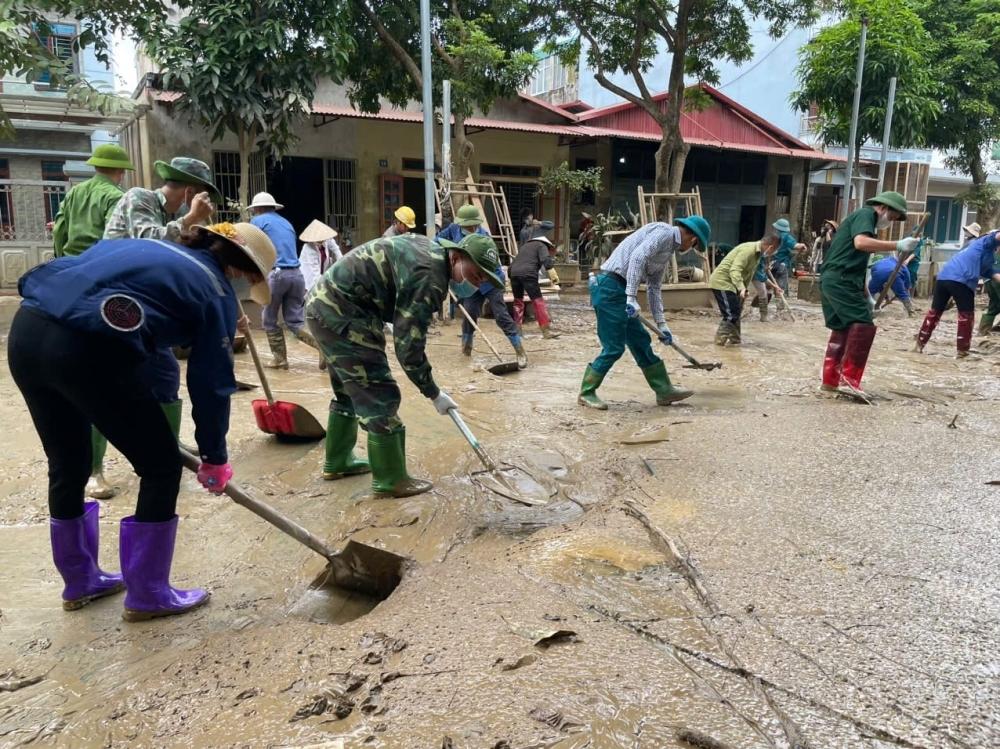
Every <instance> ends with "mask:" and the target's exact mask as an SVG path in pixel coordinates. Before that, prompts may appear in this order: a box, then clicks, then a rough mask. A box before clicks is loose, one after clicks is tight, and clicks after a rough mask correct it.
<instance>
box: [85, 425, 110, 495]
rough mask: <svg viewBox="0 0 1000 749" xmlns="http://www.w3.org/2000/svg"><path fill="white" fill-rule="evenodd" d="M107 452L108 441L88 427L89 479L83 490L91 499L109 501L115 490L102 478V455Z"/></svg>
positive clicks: (94, 429)
mask: <svg viewBox="0 0 1000 749" xmlns="http://www.w3.org/2000/svg"><path fill="white" fill-rule="evenodd" d="M107 451H108V441H107V440H106V439H105V438H104V435H103V434H101V433H100V432H98V431H97V427H94V426H91V427H90V455H91V458H90V478H89V479H88V480H87V488H86V489H85V490H84V494H86V495H87V496H88V497H90V498H91V499H111V498H112V497H113V496H115V494H117V493H118V492H117V490H116V489H115V487H113V486H112V485H111V484H109V483H108V480H107V479H106V478H104V454H105V453H106V452H107Z"/></svg>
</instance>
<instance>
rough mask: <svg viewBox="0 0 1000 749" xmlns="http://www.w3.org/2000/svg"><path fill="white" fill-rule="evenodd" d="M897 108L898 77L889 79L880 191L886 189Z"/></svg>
mask: <svg viewBox="0 0 1000 749" xmlns="http://www.w3.org/2000/svg"><path fill="white" fill-rule="evenodd" d="M895 107H896V76H893V77H892V78H890V79H889V103H888V104H886V106H885V129H884V130H883V131H882V160H881V161H880V162H879V165H878V191H879V192H882V191H883V190H884V189H885V187H884V185H883V184H882V183H883V182H884V181H885V162H886V160H887V159H888V158H889V136H890V135H891V134H892V110H893V109H894V108H895Z"/></svg>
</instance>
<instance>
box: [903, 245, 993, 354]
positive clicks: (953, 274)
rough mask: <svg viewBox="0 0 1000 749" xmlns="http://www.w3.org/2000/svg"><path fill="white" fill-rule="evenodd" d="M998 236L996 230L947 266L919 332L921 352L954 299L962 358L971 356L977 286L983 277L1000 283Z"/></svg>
mask: <svg viewBox="0 0 1000 749" xmlns="http://www.w3.org/2000/svg"><path fill="white" fill-rule="evenodd" d="M997 234H998V232H995V231H994V232H991V233H989V234H984V235H983V236H981V237H980V238H979V239H977V240H975V241H974V242H970V243H969V244H968V245H967V246H966V247H965V249H964V250H961V251H960V252H959V253H958V254H957V255H955V256H954V257H953V258H952V259H951V260H949V261H948V262H947V263H945V264H944V268H942V269H941V273H940V274H939V275H938V277H937V280H936V281H935V282H934V298H933V300H932V301H931V308H930V309H929V310H927V315H926V316H925V317H924V323H923V325H921V326H920V332H919V333H917V351H921V352H922V351H923V350H924V346H926V345H927V341H929V340H930V338H931V333H933V332H934V328H936V327H937V324H938V323H939V322H940V321H941V315H942V314H943V313H944V311H945V309H947V307H948V302H949V301H951V300H952V299H954V300H955V306H956V307H958V340H957V348H958V358H959V359H961V358H963V357H966V356H968V355H969V346H970V345H971V344H972V325H973V323H974V322H975V321H976V286H977V285H978V284H979V279H980V278H984V279H986V280H987V281H989V280H991V279H992V280H994V281H1000V265H998V264H997V261H996V252H997Z"/></svg>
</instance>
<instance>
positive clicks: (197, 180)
mask: <svg viewBox="0 0 1000 749" xmlns="http://www.w3.org/2000/svg"><path fill="white" fill-rule="evenodd" d="M153 168H155V169H156V173H157V174H158V175H160V177H161V178H162V179H163V180H164V181H165V182H180V183H181V184H182V185H194V186H195V187H204V188H205V189H206V190H208V191H209V192H210V193H212V199H213V200H214V201H215V202H216V203H219V202H221V201H222V193H221V192H219V189H218V188H217V187H216V186H215V185H214V184H213V183H212V170H211V169H209V168H208V164H206V163H205V162H204V161H199V160H198V159H192V158H189V157H187V156H177V157H175V158H173V159H171V160H170V163H169V164H168V163H167V162H165V161H157V162H156V163H154V164H153Z"/></svg>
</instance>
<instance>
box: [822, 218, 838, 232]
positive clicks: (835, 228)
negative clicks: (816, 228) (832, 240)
mask: <svg viewBox="0 0 1000 749" xmlns="http://www.w3.org/2000/svg"><path fill="white" fill-rule="evenodd" d="M823 223H824V224H829V225H830V226H832V227H833V229H834V231H836V230H837V229H839V228H840V224H838V223H837V222H836V221H834V220H833V219H832V218H828V219H827V220H826V221H824V222H823Z"/></svg>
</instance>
